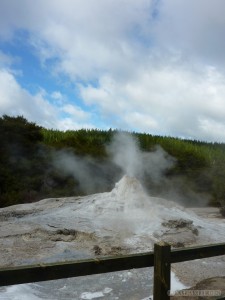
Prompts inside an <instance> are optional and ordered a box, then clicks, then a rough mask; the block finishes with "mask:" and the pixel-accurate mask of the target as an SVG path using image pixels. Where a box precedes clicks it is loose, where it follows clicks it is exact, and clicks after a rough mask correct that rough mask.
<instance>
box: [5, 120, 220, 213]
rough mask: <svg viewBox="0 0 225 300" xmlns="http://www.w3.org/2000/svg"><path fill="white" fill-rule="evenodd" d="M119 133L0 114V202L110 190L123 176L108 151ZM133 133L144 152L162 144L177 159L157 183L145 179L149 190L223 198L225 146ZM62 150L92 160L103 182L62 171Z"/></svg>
mask: <svg viewBox="0 0 225 300" xmlns="http://www.w3.org/2000/svg"><path fill="white" fill-rule="evenodd" d="M116 132H117V131H115V130H108V131H102V130H85V129H82V130H77V131H71V130H68V131H66V132H62V131H58V130H47V129H45V128H42V127H40V126H37V125H36V124H35V123H30V122H28V121H27V120H26V119H25V118H23V117H21V116H18V117H9V116H6V115H5V116H3V117H1V118H0V137H1V143H0V206H1V207H4V206H8V205H13V204H19V203H27V202H33V201H36V200H40V199H43V198H46V197H63V196H73V195H85V194H87V193H90V192H92V193H95V192H103V191H108V190H110V189H111V188H112V187H113V186H114V184H115V180H117V179H118V178H119V176H120V175H121V170H120V169H119V168H118V166H116V165H114V164H113V163H112V162H111V161H110V158H109V155H108V153H107V151H106V146H107V145H109V144H110V142H111V140H112V138H113V136H114V134H115V133H116ZM132 135H133V136H134V137H136V138H137V140H138V142H139V145H140V148H141V150H142V151H145V152H151V151H154V150H155V147H156V146H157V145H160V146H161V147H162V148H163V149H164V150H165V151H166V152H167V153H168V154H169V155H171V156H172V157H174V158H175V161H176V162H175V164H174V166H173V167H172V168H171V169H169V170H167V171H166V172H165V174H164V179H163V181H161V182H159V183H155V182H152V181H151V180H150V179H149V178H145V179H144V184H145V186H146V188H147V189H149V190H150V192H151V194H154V195H162V196H165V195H166V193H167V194H168V195H170V197H171V198H173V196H174V195H175V194H176V197H177V198H179V197H180V198H182V199H184V198H185V199H186V202H187V203H188V204H189V205H195V204H198V203H197V202H198V199H199V198H205V199H207V202H208V203H209V204H214V205H218V204H219V203H221V202H223V201H224V199H225V185H224V181H225V144H219V143H205V142H200V141H190V140H181V139H177V138H172V137H161V136H153V135H150V134H145V133H143V134H140V133H135V132H133V133H132ZM60 151H64V153H65V152H66V153H69V154H70V155H73V154H74V155H75V156H76V158H80V159H83V158H84V157H86V158H88V159H87V161H88V170H89V172H90V173H91V176H92V177H93V180H94V177H96V178H98V180H99V182H102V184H98V185H93V186H91V189H88V188H86V186H85V185H82V184H81V183H80V182H79V180H78V179H77V178H78V177H79V176H78V177H77V178H76V172H82V170H79V169H77V170H75V171H76V172H74V173H73V175H72V174H68V173H66V172H64V171H63V166H62V163H61V168H60V167H59V166H57V167H56V164H55V159H57V155H56V154H57V153H60ZM53 157H54V163H53ZM85 166H87V164H86V165H85ZM105 166H107V171H105V170H106V168H105ZM74 174H75V175H74ZM101 179H102V181H101ZM168 197H169V196H168ZM178 200H179V199H178Z"/></svg>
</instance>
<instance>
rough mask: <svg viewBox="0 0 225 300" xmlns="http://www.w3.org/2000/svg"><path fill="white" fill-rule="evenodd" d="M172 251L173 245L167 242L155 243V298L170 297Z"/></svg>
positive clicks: (166, 299)
mask: <svg viewBox="0 0 225 300" xmlns="http://www.w3.org/2000/svg"><path fill="white" fill-rule="evenodd" d="M170 252H171V246H170V245H169V244H167V243H164V242H160V243H157V244H155V245H154V286H153V299H154V300H168V299H170V296H169V294H168V293H169V291H170Z"/></svg>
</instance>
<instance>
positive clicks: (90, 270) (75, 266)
mask: <svg viewBox="0 0 225 300" xmlns="http://www.w3.org/2000/svg"><path fill="white" fill-rule="evenodd" d="M224 254H225V243H223V244H214V245H205V246H198V247H189V248H182V249H176V250H172V251H171V246H170V245H168V244H165V243H158V244H155V246H154V252H148V253H140V254H133V255H126V256H116V257H103V258H99V259H88V260H78V261H67V262H58V263H50V264H36V265H29V266H19V267H7V268H0V286H7V285H13V284H21V283H30V282H38V281H46V280H56V279H62V278H69V277H77V276H86V275H93V274H100V273H108V272H116V271H123V270H129V269H136V268H146V267H153V266H154V291H153V292H154V300H167V299H169V296H168V291H169V290H170V265H171V263H178V262H184V261H189V260H194V259H201V258H207V257H213V256H219V255H224Z"/></svg>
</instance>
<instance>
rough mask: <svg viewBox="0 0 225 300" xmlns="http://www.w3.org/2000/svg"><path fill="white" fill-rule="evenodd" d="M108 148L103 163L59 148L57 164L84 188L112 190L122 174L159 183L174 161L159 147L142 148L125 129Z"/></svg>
mask: <svg viewBox="0 0 225 300" xmlns="http://www.w3.org/2000/svg"><path fill="white" fill-rule="evenodd" d="M106 151H107V153H108V155H109V161H107V162H106V161H104V162H102V161H101V163H100V162H99V161H96V160H94V159H93V158H90V157H85V158H84V157H79V156H77V155H75V154H74V153H73V152H69V151H66V150H61V151H57V152H56V153H55V154H54V166H55V167H56V168H57V170H60V172H62V173H64V174H65V175H70V176H73V177H74V179H75V180H76V181H77V182H79V185H80V187H81V189H82V190H83V191H85V192H87V193H94V192H102V191H106V190H107V189H111V188H112V187H113V186H114V184H115V182H116V181H118V180H119V179H120V178H121V177H122V176H123V175H128V176H132V177H136V178H138V179H139V180H141V181H142V180H143V178H145V177H146V176H147V177H148V178H149V179H150V180H151V181H152V182H154V183H160V182H161V181H162V179H163V178H164V173H165V171H166V170H168V169H169V168H171V167H172V166H173V164H174V161H175V160H174V159H173V158H172V157H171V156H169V155H168V154H167V153H166V152H165V151H164V150H163V149H162V148H161V147H159V146H158V147H156V148H155V150H154V151H152V152H143V151H141V149H140V147H139V144H138V141H137V139H136V138H135V137H134V136H133V135H131V134H128V133H124V132H120V133H116V134H115V135H114V137H113V138H112V141H111V143H110V144H109V145H107V147H106ZM110 183H111V185H110Z"/></svg>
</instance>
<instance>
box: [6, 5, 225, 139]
mask: <svg viewBox="0 0 225 300" xmlns="http://www.w3.org/2000/svg"><path fill="white" fill-rule="evenodd" d="M4 114H7V115H10V116H17V115H23V116H24V117H25V118H26V119H28V120H29V121H32V122H35V123H37V124H38V125H41V126H43V127H46V128H52V129H59V130H63V131H65V130H77V129H81V128H86V129H88V128H98V129H102V130H108V129H110V128H112V129H121V130H126V131H132V132H133V131H135V132H142V133H144V132H145V133H150V134H153V135H163V136H165V135H166V136H173V137H179V138H185V139H196V140H202V141H208V142H225V1H224V0H37V1H36V0H35V1H31V0H19V1H18V0H0V115H1V116H2V115H4Z"/></svg>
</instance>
